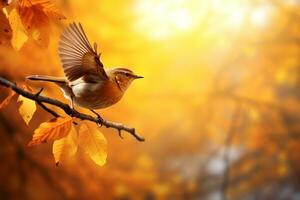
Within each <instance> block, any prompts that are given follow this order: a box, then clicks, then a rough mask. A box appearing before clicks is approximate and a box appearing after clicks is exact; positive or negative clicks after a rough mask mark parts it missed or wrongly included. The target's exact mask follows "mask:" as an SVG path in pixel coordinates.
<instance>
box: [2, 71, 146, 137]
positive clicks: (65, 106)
mask: <svg viewBox="0 0 300 200" xmlns="http://www.w3.org/2000/svg"><path fill="white" fill-rule="evenodd" d="M0 85H2V86H5V87H9V88H11V89H12V90H14V91H15V92H16V93H18V94H20V95H22V96H24V97H26V98H28V99H31V100H33V101H35V102H36V103H37V104H38V105H40V106H41V107H42V108H43V109H44V110H45V111H47V112H49V113H50V114H52V115H53V116H54V117H58V116H59V115H58V114H57V113H56V112H55V111H53V110H51V109H50V108H48V107H46V106H45V105H44V103H47V104H50V105H54V106H56V107H58V108H60V109H62V110H63V111H64V112H65V113H66V114H67V115H69V116H71V117H76V118H78V119H81V120H88V121H91V122H95V123H96V124H97V125H103V126H105V127H106V128H113V129H116V130H117V131H118V133H119V135H121V134H120V133H121V131H125V132H128V133H129V134H131V135H132V136H133V137H134V138H135V139H136V140H137V141H139V142H143V141H145V138H143V137H142V136H140V135H138V134H137V133H136V131H135V129H134V128H131V127H128V126H126V125H124V124H121V123H117V122H112V121H108V120H104V119H100V118H99V117H93V116H90V115H86V114H84V113H80V112H78V111H76V110H74V109H72V108H71V107H70V106H69V105H68V104H65V103H62V102H60V101H58V100H56V99H52V98H48V97H45V96H42V95H40V92H41V91H39V92H38V93H36V94H34V93H31V92H28V91H26V90H24V89H22V88H20V87H18V86H17V84H16V83H13V82H11V81H9V80H7V79H5V78H2V77H0Z"/></svg>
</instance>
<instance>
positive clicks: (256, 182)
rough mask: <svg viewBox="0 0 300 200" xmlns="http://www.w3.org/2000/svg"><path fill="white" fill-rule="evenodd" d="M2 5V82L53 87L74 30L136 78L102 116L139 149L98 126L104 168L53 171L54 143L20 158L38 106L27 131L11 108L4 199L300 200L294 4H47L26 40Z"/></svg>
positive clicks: (77, 162) (0, 131)
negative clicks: (47, 79)
mask: <svg viewBox="0 0 300 200" xmlns="http://www.w3.org/2000/svg"><path fill="white" fill-rule="evenodd" d="M3 2H4V3H3V4H2V6H1V8H2V9H1V10H2V11H1V12H0V28H1V30H0V43H1V45H0V76H1V77H5V78H7V79H9V80H12V81H15V82H24V81H25V80H24V77H25V76H27V75H31V74H47V75H57V76H62V75H63V70H62V68H61V67H60V62H59V58H58V54H57V46H58V40H59V35H60V33H61V31H62V30H63V28H64V27H65V26H66V25H67V24H68V23H70V22H73V21H76V22H79V21H80V22H81V23H82V25H83V26H84V28H85V30H86V32H87V35H88V37H89V39H90V40H91V41H96V42H97V43H98V44H99V45H100V49H101V52H102V61H103V63H104V65H105V66H106V67H110V66H126V67H128V68H130V69H132V70H133V71H136V72H137V73H138V74H141V75H143V76H144V77H145V79H144V80H142V81H139V82H136V83H133V85H132V87H131V88H130V89H129V91H128V93H127V94H126V96H125V98H124V99H123V100H122V101H121V102H119V103H118V104H117V105H115V106H113V107H111V108H108V109H105V110H100V111H99V112H100V113H101V114H102V115H103V116H104V118H106V119H110V120H113V121H120V122H123V123H125V124H130V125H132V126H134V127H135V128H136V129H137V130H138V131H139V133H141V134H142V135H143V136H145V137H146V142H145V143H138V142H136V141H135V140H134V139H133V138H131V137H129V136H127V135H124V136H125V138H124V139H123V140H122V139H120V138H119V137H118V135H117V134H116V133H115V132H114V131H113V130H110V129H105V128H102V129H101V131H102V132H103V133H104V135H105V137H106V138H107V141H108V159H107V163H106V165H105V166H103V167H99V166H97V165H95V164H94V163H93V162H92V161H91V159H90V158H89V157H88V156H86V154H85V153H84V152H83V151H82V150H81V149H79V150H78V151H79V152H78V153H77V155H76V156H75V157H73V158H70V159H68V160H66V162H64V163H63V164H62V165H60V166H59V167H56V166H55V164H54V160H53V156H52V155H51V148H52V145H51V144H44V145H39V146H34V147H26V144H27V143H28V141H29V140H30V139H31V137H32V133H33V131H34V129H35V128H37V127H38V126H39V124H40V123H41V122H44V121H47V120H49V119H50V118H51V115H49V114H48V113H46V112H44V111H43V110H41V109H40V108H38V109H37V111H36V113H35V114H34V116H33V119H32V120H31V122H30V123H29V126H27V125H26V124H25V123H24V121H23V119H22V118H21V117H20V116H19V115H18V114H17V113H18V107H19V106H20V103H18V102H16V97H14V98H13V100H12V102H11V103H10V104H9V105H8V106H7V107H5V108H4V109H2V110H1V111H0V145H1V149H0V157H1V160H2V164H1V165H0V180H1V181H0V198H1V199H122V200H125V199H128V200H129V199H132V200H135V199H145V200H152V199H153V200H156V199H157V200H163V199H172V200H176V199H184V200H188V199H295V200H296V199H300V154H299V151H300V123H299V122H300V116H299V111H300V101H299V99H300V93H299V86H300V29H299V27H300V2H299V1H298V0H272V1H271V0H269V1H268V0H251V1H250V0H246V1H238V0H228V1H225V0H212V1H198V0H176V1H173V0H164V1H159V0H130V1H109V0H101V1H96V0H94V1H69V0H53V1H52V2H53V3H54V4H55V5H56V7H57V8H55V9H54V8H52V7H50V8H51V9H50V10H51V12H50V13H52V14H49V13H48V12H45V10H43V9H41V7H38V6H37V7H34V9H35V10H34V11H35V14H38V16H39V18H36V19H35V18H33V22H36V23H33V22H31V24H33V26H32V27H30V29H28V26H26V23H29V22H28V21H26V20H25V22H24V20H23V22H22V20H21V19H18V15H16V13H17V12H19V13H20V10H16V8H15V6H16V3H17V2H16V1H13V3H11V4H10V5H8V6H6V5H5V1H3ZM22 2H38V1H37V0H30V1H29V0H27V1H22ZM24 5H25V8H26V9H27V7H26V5H31V4H24ZM46 7H47V6H46ZM25 8H24V9H25ZM47 8H49V7H47ZM14 9H15V10H14ZM26 9H25V10H26ZM46 11H47V10H46ZM14 12H15V13H14ZM24 12H25V11H24ZM21 13H22V12H21ZM55 13H56V14H55ZM60 14H61V15H60ZM63 16H65V17H66V19H63ZM30 19H31V18H30ZM34 20H37V21H34ZM39 20H41V21H39ZM27 84H29V85H31V86H32V87H33V88H34V90H35V91H38V90H39V89H40V88H41V87H43V88H45V90H44V92H43V94H44V95H46V96H49V97H56V98H57V99H59V100H62V101H64V102H67V100H64V98H63V96H62V94H61V92H60V90H59V89H58V88H57V87H55V85H52V84H47V83H29V82H27ZM8 92H9V91H8V90H7V89H4V88H2V87H0V99H1V100H2V99H4V98H5V97H6V96H7V95H8ZM82 111H83V112H84V110H82ZM15 113H16V114H15Z"/></svg>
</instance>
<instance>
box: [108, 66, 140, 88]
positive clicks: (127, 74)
mask: <svg viewBox="0 0 300 200" xmlns="http://www.w3.org/2000/svg"><path fill="white" fill-rule="evenodd" d="M107 74H108V76H109V77H110V79H112V80H113V81H115V82H116V84H117V85H118V87H119V88H120V90H122V91H123V92H124V91H125V90H126V89H127V88H128V87H129V85H130V83H131V82H132V81H133V80H135V79H139V78H144V77H142V76H138V75H136V74H134V73H133V72H132V71H131V70H129V69H126V68H113V69H110V70H109V71H108V72H107Z"/></svg>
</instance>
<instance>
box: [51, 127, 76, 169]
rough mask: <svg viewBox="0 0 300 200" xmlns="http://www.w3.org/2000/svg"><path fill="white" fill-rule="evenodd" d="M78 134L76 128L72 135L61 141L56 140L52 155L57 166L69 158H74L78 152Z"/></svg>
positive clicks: (73, 129) (72, 129) (72, 130)
mask: <svg viewBox="0 0 300 200" xmlns="http://www.w3.org/2000/svg"><path fill="white" fill-rule="evenodd" d="M77 147H78V144H77V132H76V130H75V128H74V127H72V128H71V131H70V133H69V134H68V135H67V136H66V137H63V138H61V139H59V140H55V141H54V143H53V147H52V153H53V156H54V159H55V163H56V165H58V163H60V162H62V161H63V160H65V159H66V158H68V157H71V156H73V155H74V154H75V153H76V151H77Z"/></svg>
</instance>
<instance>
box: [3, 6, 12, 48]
mask: <svg viewBox="0 0 300 200" xmlns="http://www.w3.org/2000/svg"><path fill="white" fill-rule="evenodd" d="M11 38H12V30H11V27H10V25H9V21H8V19H7V17H6V15H5V14H4V12H3V10H0V44H1V45H3V44H9V43H10V40H11Z"/></svg>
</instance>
